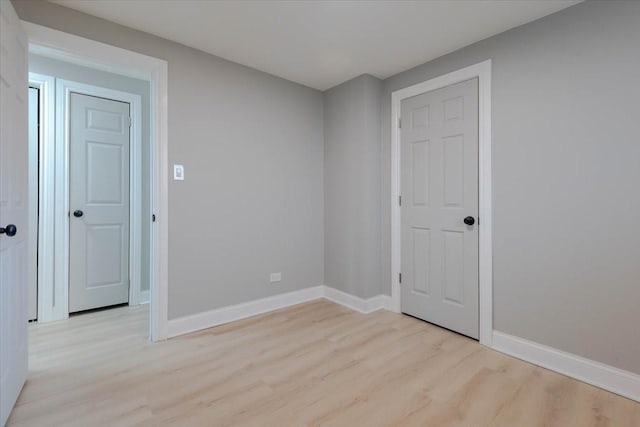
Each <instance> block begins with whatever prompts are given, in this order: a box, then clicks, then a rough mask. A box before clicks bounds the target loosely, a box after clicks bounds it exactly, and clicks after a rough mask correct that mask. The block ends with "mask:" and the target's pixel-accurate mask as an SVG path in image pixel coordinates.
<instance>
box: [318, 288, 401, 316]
mask: <svg viewBox="0 0 640 427" xmlns="http://www.w3.org/2000/svg"><path fill="white" fill-rule="evenodd" d="M323 296H324V298H325V299H328V300H329V301H333V302H335V303H337V304H340V305H343V306H345V307H348V308H350V309H352V310H355V311H359V312H360V313H371V312H373V311H376V310H380V309H385V310H390V309H391V297H390V296H389V295H377V296H375V297H372V298H369V299H364V298H360V297H357V296H355V295H351V294H348V293H346V292H343V291H340V290H338V289H335V288H332V287H331V286H326V285H325V286H324V295H323Z"/></svg>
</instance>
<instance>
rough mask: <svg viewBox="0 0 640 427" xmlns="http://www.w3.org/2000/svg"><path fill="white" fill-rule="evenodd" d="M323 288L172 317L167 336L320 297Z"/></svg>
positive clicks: (197, 329)
mask: <svg viewBox="0 0 640 427" xmlns="http://www.w3.org/2000/svg"><path fill="white" fill-rule="evenodd" d="M323 290H324V286H316V287H313V288H307V289H302V290H299V291H293V292H288V293H285V294H280V295H274V296H271V297H267V298H262V299H259V300H255V301H249V302H246V303H242V304H236V305H230V306H227V307H222V308H218V309H215V310H210V311H205V312H204V313H198V314H193V315H191V316H185V317H180V318H177V319H172V320H169V328H168V330H169V337H175V336H178V335H183V334H188V333H190V332H195V331H199V330H202V329H207V328H211V327H213V326H218V325H222V324H225V323H229V322H233V321H236V320H240V319H245V318H247V317H251V316H256V315H258V314H262V313H267V312H269V311H273V310H278V309H280V308H284V307H289V306H291V305H295V304H300V303H302V302H306V301H311V300H315V299H318V298H322V295H323Z"/></svg>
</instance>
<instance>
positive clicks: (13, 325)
mask: <svg viewBox="0 0 640 427" xmlns="http://www.w3.org/2000/svg"><path fill="white" fill-rule="evenodd" d="M27 75H28V71H27V39H26V36H25V34H24V31H23V30H22V27H21V25H20V20H19V19H18V16H17V15H16V13H15V11H14V10H13V6H12V5H11V2H9V1H7V0H0V227H1V228H2V229H1V230H0V231H1V232H2V233H1V234H0V316H1V318H0V425H4V424H5V423H6V422H7V419H8V418H9V414H11V410H12V409H13V405H14V404H15V402H16V399H17V398H18V395H19V394H20V390H22V386H23V385H24V382H25V379H26V377H27V241H28V236H27V230H28V227H27V224H28V207H27V204H28V202H27V196H28V188H27V183H28V182H27V181H28V177H27V148H28V140H27V90H28V80H27Z"/></svg>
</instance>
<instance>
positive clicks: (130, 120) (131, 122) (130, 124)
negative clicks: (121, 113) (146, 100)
mask: <svg viewBox="0 0 640 427" xmlns="http://www.w3.org/2000/svg"><path fill="white" fill-rule="evenodd" d="M131 123H132V121H131V116H129V127H131Z"/></svg>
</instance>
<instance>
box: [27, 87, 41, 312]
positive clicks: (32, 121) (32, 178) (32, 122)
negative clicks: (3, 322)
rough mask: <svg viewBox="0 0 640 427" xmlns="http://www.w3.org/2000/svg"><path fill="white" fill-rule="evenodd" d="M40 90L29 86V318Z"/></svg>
mask: <svg viewBox="0 0 640 427" xmlns="http://www.w3.org/2000/svg"><path fill="white" fill-rule="evenodd" d="M39 110H40V90H39V89H36V88H33V87H30V88H29V166H28V167H29V186H28V188H29V190H28V191H29V243H28V249H27V254H28V255H27V260H28V261H27V282H28V286H29V296H28V298H29V308H28V316H29V320H36V319H37V318H38V145H39V144H38V140H39V138H40V128H39V127H40V126H39V121H40V117H39Z"/></svg>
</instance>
